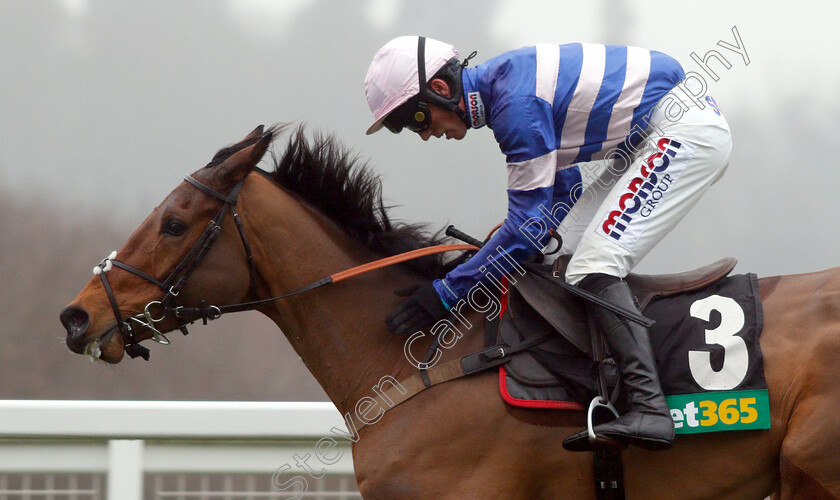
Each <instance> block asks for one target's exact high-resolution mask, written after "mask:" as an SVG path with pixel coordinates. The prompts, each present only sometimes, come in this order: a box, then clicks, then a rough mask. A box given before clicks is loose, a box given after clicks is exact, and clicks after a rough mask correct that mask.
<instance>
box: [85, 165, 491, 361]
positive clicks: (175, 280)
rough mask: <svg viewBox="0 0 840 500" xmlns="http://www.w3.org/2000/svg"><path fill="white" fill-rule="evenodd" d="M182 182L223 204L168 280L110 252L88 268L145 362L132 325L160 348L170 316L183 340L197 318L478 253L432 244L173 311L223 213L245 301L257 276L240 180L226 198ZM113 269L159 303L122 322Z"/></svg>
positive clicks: (132, 352)
mask: <svg viewBox="0 0 840 500" xmlns="http://www.w3.org/2000/svg"><path fill="white" fill-rule="evenodd" d="M184 180H185V181H187V182H188V183H189V184H191V185H192V186H194V187H195V188H197V189H199V190H200V191H202V192H204V193H206V194H208V195H210V196H212V197H214V198H216V199H218V200H221V201H222V202H223V205H222V208H221V209H220V210H219V212H218V213H217V214H216V216H215V217H213V219H211V220H210V222H209V223H208V224H207V227H206V228H205V229H204V232H203V233H202V234H201V236H199V238H198V240H197V241H196V242H195V244H193V246H192V248H190V250H189V251H188V252H187V254H186V255H185V256H184V257H183V258H182V259H181V261H180V262H179V263H178V265H176V266H175V269H174V270H173V271H172V272H171V273H170V274H169V276H168V277H167V278H166V279H165V280H163V281H160V280H158V279H157V278H155V277H154V276H152V275H150V274H148V273H146V272H144V271H142V270H140V269H137V268H135V267H133V266H130V265H128V264H125V263H123V262H120V261H118V260H116V256H117V252H112V253H111V255H109V256H108V257H106V258H105V259H103V260H102V261H101V262H100V263H99V264H98V265H97V266H96V267H94V268H93V274H95V275H98V276H99V277H100V279H101V280H102V285H103V287H104V288H105V293H106V294H107V295H108V300H109V301H110V303H111V308H112V309H113V312H114V317H115V318H116V320H117V328H118V330H119V332H120V334H121V335H122V338H123V343H124V344H125V352H126V354H128V355H129V356H130V357H132V358H136V357H138V356H139V357H142V358H143V359H145V360H147V361H148V360H149V354H150V352H149V349H148V348H146V347H144V346H142V345H140V340H138V339H137V337H136V336H135V335H134V328H133V327H132V322H133V323H134V324H136V325H137V326H141V327H143V328H147V329H149V330H151V332H152V339H151V340H153V341H154V342H157V343H159V344H164V345H166V344H169V343H170V340H169V338H168V337H167V336H166V334H165V333H163V332H161V331H159V330H158V329H157V328H156V327H155V326H156V324H158V323H161V322H163V321H165V320H166V319H168V318H172V317H174V318H175V319H177V321H178V323H179V325H178V328H179V329H180V330H181V332H182V333H183V334H184V335H187V334H188V333H189V332H188V331H187V325H188V324H191V323H193V322H195V321H197V320H199V319H201V320H202V321H203V323H204V324H205V325H206V324H207V322H208V321H212V320H214V319H218V318H220V317H221V316H222V315H223V314H227V313H232V312H240V311H248V310H253V309H255V308H257V307H258V306H260V305H263V304H268V303H270V302H274V301H276V300H281V299H285V298H287V297H291V296H294V295H298V294H301V293H304V292H308V291H311V290H315V289H316V288H320V287H322V286H326V285H331V284H333V283H338V282H339V281H343V280H345V279H348V278H352V277H354V276H358V275H360V274H364V273H367V272H369V271H373V270H376V269H381V268H383V267H387V266H391V265H394V264H398V263H401V262H406V261H409V260H413V259H417V258H420V257H425V256H427V255H433V254H438V253H444V252H452V251H458V250H478V247H477V246H475V245H463V244H452V245H435V246H431V247H426V248H420V249H417V250H412V251H410V252H405V253H401V254H398V255H393V256H390V257H386V258H383V259H379V260H375V261H373V262H369V263H367V264H362V265H360V266H356V267H353V268H350V269H346V270H344V271H340V272H338V273H335V274H331V275H329V276H326V277H324V278H321V279H319V280H317V281H315V282H313V283H310V284H308V285H306V286H303V287H301V288H299V289H297V290H294V291H292V292H289V293H286V294H283V295H278V296H276V297H270V298H267V299H260V300H253V301H249V302H240V303H237V304H228V305H222V306H215V305H208V304H207V302H206V301H204V300H201V301H200V302H199V304H200V305H199V307H185V306H179V305H177V304H176V303H175V301H176V299H177V297H178V295H179V294H180V293H181V291H182V290H183V289H184V286H185V285H186V283H187V280H188V279H189V277H190V275H191V274H192V273H193V271H195V269H196V268H197V267H198V265H199V264H200V263H201V260H202V259H203V258H204V256H205V255H206V254H207V252H208V251H209V250H210V248H212V246H213V244H214V243H215V242H216V240H217V239H218V237H219V234H220V233H221V230H222V223H223V222H224V219H225V217H226V216H227V214H228V212H231V213H232V215H233V221H234V223H235V224H236V229H237V231H238V232H239V238H240V239H241V240H242V246H243V248H244V249H245V257H246V259H247V261H248V272H249V275H250V284H249V286H248V296H251V297H253V296H254V294H255V292H256V276H257V272H256V265H255V264H254V256H253V253H252V252H251V245H250V244H249V242H248V238H247V236H246V235H245V229H244V227H243V225H242V221H241V220H240V218H239V214H238V213H237V212H236V209H235V207H236V202H237V199H238V197H239V192H240V191H241V190H242V184H243V182H244V180H242V181H239V182H238V183H237V184H236V186H234V188H233V189H232V190H231V192H230V194H228V195H227V196H225V195H224V194H222V193H219V192H218V191H216V190H214V189H212V188H210V187H208V186H206V185H204V184H202V183H201V182H199V181H197V180H196V179H194V178H193V177H192V176H189V175H187V176H185V177H184ZM114 267H117V268H120V269H122V270H124V271H127V272H129V273H131V274H133V275H135V276H137V277H139V278H142V279H144V280H146V281H148V282H150V283H152V284H154V285H156V286H157V287H158V288H160V289H161V290H163V291H164V296H163V298H161V299H160V300H153V301H151V302H149V303H148V304H146V307H144V308H143V312H142V313H139V314H136V315H134V316H129V317H128V318H126V319H125V320H123V319H122V313H121V312H120V308H119V304H118V303H117V299H116V295H115V294H114V291H113V289H112V288H111V284H110V282H109V281H108V277H107V273H108V271H110V270H111V269H113V268H114ZM155 313H157V314H155ZM188 318H189V319H188Z"/></svg>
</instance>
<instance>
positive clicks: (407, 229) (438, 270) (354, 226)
mask: <svg viewBox="0 0 840 500" xmlns="http://www.w3.org/2000/svg"><path fill="white" fill-rule="evenodd" d="M235 146H239V145H238V144H237V145H235ZM243 147H245V146H243ZM223 151H224V150H223ZM234 152H235V151H234ZM221 153H222V151H220V152H219V153H217V155H219V154H221ZM230 154H233V152H231V153H230ZM228 156H229V155H228ZM272 159H273V163H274V166H273V167H274V168H273V171H272V172H270V177H271V179H273V180H274V181H275V182H277V183H278V184H280V185H281V186H283V187H284V188H286V189H287V190H289V191H291V192H292V193H294V194H296V195H297V196H299V197H300V198H301V199H303V200H304V201H306V202H307V203H309V204H310V205H312V206H314V207H315V208H317V209H318V210H319V211H321V212H322V213H323V214H324V215H326V216H327V217H329V218H330V219H331V220H332V221H333V222H335V223H336V224H337V225H338V226H339V227H340V228H341V229H342V230H344V232H346V233H347V234H348V235H349V236H350V237H351V238H353V239H354V240H356V241H359V242H360V243H362V244H363V245H365V246H366V247H367V248H368V249H370V250H371V251H373V252H375V253H377V254H380V255H384V256H390V255H396V254H399V253H403V252H408V251H411V250H415V249H417V248H423V247H427V246H430V245H437V244H440V243H441V242H442V241H443V238H441V237H440V236H439V232H438V233H435V234H429V233H428V232H427V231H426V230H425V227H424V226H423V225H421V224H406V223H402V222H393V221H392V220H391V219H390V217H389V215H388V209H387V207H386V206H385V205H384V203H383V200H382V182H381V179H380V177H379V175H377V174H376V173H375V172H374V171H373V170H372V169H371V168H370V166H369V165H368V163H367V162H366V161H364V160H362V159H361V158H360V157H359V156H358V155H356V154H355V153H353V152H352V151H351V150H350V149H348V148H347V147H345V146H344V145H342V144H341V143H340V142H339V141H338V140H337V139H335V138H334V137H332V136H324V135H321V134H315V136H314V137H313V139H312V140H308V139H307V137H306V133H305V130H304V127H303V126H300V127H298V128H297V129H296V130H295V131H294V132H293V133H292V134H291V135H290V137H289V140H288V143H287V146H286V149H285V151H283V152H282V154H279V155H277V154H275V153H274V152H272ZM222 161H224V160H222ZM211 163H212V162H211ZM407 266H408V268H409V269H410V270H412V271H414V272H416V273H418V274H420V275H422V276H424V277H427V278H437V277H442V276H443V274H445V272H446V270H447V266H446V264H445V263H444V261H443V259H442V258H441V256H440V255H432V256H429V257H424V258H422V259H417V260H416V261H411V262H409V263H408V264H407Z"/></svg>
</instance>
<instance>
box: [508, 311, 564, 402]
mask: <svg viewBox="0 0 840 500" xmlns="http://www.w3.org/2000/svg"><path fill="white" fill-rule="evenodd" d="M520 301H521V299H520ZM520 316H521V318H520V319H521V320H522V323H521V324H520V323H519V322H517V321H516V320H514V318H513V314H505V315H504V316H502V319H501V320H500V322H499V340H500V341H501V342H504V343H505V344H507V345H518V344H520V343H522V342H523V341H524V340H525V339H526V338H531V337H535V336H538V335H543V334H544V332H546V331H551V332H554V328H553V327H552V326H551V325H549V324H548V323H546V322H545V321H544V320H541V318H538V316H536V315H535V314H533V313H531V314H527V315H522V314H521V313H520ZM535 318H536V319H535ZM540 321H541V322H542V324H539V323H540ZM537 350H539V351H541V352H542V353H543V354H545V355H546V356H548V359H552V360H556V359H559V358H558V356H561V355H567V356H575V354H573V353H577V354H576V356H580V355H581V354H580V353H579V352H577V350H576V349H575V348H574V347H572V346H571V344H569V343H568V342H567V341H566V340H565V339H563V338H562V337H560V336H559V335H556V334H555V335H553V336H552V337H550V338H549V339H548V340H546V341H545V342H543V343H541V344H539V345H537V346H534V347H532V348H530V349H528V350H526V351H521V352H518V353H516V354H514V355H513V356H512V357H511V359H510V361H509V362H508V363H507V365H506V366H507V372H508V374H509V375H510V376H511V377H512V378H513V379H515V380H516V381H518V382H520V383H522V384H525V385H526V386H531V387H553V386H558V385H561V383H560V381H559V380H558V379H557V376H556V375H555V374H553V373H551V371H549V370H548V369H546V368H545V367H544V366H543V365H542V364H541V363H540V362H539V361H537V359H536V358H535V357H534V356H533V355H532V353H533V352H534V351H537Z"/></svg>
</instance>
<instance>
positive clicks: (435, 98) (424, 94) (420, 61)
mask: <svg viewBox="0 0 840 500" xmlns="http://www.w3.org/2000/svg"><path fill="white" fill-rule="evenodd" d="M473 57H475V53H473V54H470V55H469V56H468V57H467V59H466V60H465V61H464V63H457V64H458V66H459V70H462V69H463V68H464V67H465V66H466V64H468V62H467V61H469V60H470V59H472V58H473ZM456 62H457V60H456ZM465 63H466V64H465ZM447 64H449V63H447ZM417 76H418V77H419V79H420V92H418V95H419V96H420V98H421V99H425V100H427V101H429V102H431V103H433V104H437V105H438V106H440V107H442V108H445V109H448V110H449V111H452V112H453V113H455V114H456V115H457V116H458V118H460V119H461V121H463V122H464V125H466V126H467V128H470V118H469V116H468V115H467V112H466V111H465V110H463V109H461V107H460V106H459V105H458V104H459V103H460V102H461V98H462V97H463V96H462V95H461V94H462V93H463V85H462V84H461V72H460V71H459V72H458V74H457V75H453V76H454V80H456V81H453V85H451V88H450V89H449V90H450V91H451V94H450V96H449V97H448V98H447V97H444V96H442V95H440V94H438V93H437V92H435V91H433V90H431V89H429V87H428V83H427V82H426V37H425V36H420V37H418V38H417Z"/></svg>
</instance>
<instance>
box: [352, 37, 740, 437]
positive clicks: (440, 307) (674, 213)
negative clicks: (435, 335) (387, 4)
mask: <svg viewBox="0 0 840 500" xmlns="http://www.w3.org/2000/svg"><path fill="white" fill-rule="evenodd" d="M473 55H474V54H473ZM471 57H472V56H471ZM468 60H469V58H468V59H467V60H465V61H464V62H463V63H460V62H459V60H458V52H457V51H456V50H455V48H454V47H453V46H451V45H449V44H446V43H443V42H440V41H437V40H432V39H427V38H424V37H416V36H404V37H399V38H395V39H394V40H391V41H390V42H388V43H387V44H386V45H385V46H384V47H382V48H381V49H380V50H379V51H378V52H377V53H376V55H375V56H374V58H373V62H372V63H371V65H370V67H369V68H368V72H367V76H366V78H365V92H366V96H367V100H368V104H369V105H370V109H371V111H372V112H373V117H374V120H375V121H374V123H373V125H371V127H370V128H369V129H368V131H367V133H368V134H372V133H374V132H376V131H378V130H379V129H381V128H382V127H385V128H387V129H388V130H390V131H391V132H393V133H399V132H400V131H401V130H402V129H403V128H407V129H409V130H410V131H412V132H416V133H417V134H419V135H420V137H421V138H422V139H423V140H424V141H426V140H428V139H429V138H430V137H432V136H434V137H436V138H440V137H443V136H446V138H447V139H457V140H460V139H462V138H463V137H464V135H465V134H466V133H467V131H468V130H470V129H479V128H482V127H484V126H487V128H489V129H491V130H492V131H493V134H494V136H495V138H496V141H497V142H498V143H499V147H500V148H501V151H502V153H503V154H504V155H505V156H506V157H507V179H508V181H507V193H508V213H507V218H506V219H505V221H504V223H503V224H502V226H501V227H500V228H499V230H498V231H496V232H495V233H494V234H493V236H492V237H491V238H490V239H489V241H487V242H486V244H485V245H484V246H483V247H482V249H481V250H480V251H478V252H477V253H476V254H475V255H474V256H473V257H472V258H471V259H469V260H468V261H467V262H464V263H462V264H461V265H459V266H457V267H456V268H455V269H453V270H452V271H450V272H449V273H448V274H447V275H446V276H445V277H444V278H442V279H438V280H435V281H433V282H430V283H426V284H423V285H419V286H417V287H415V288H414V289H413V290H412V291H411V292H410V293H411V296H410V297H409V298H408V299H407V300H406V301H405V302H404V303H403V304H402V305H400V306H399V307H398V308H397V309H396V310H395V311H394V312H393V313H392V314H391V315H390V316H389V317H388V318H387V323H388V327H389V329H390V330H391V331H393V332H396V333H413V332H414V331H417V330H418V329H420V328H423V327H426V326H429V325H431V324H432V323H434V322H435V321H437V320H439V319H440V318H443V317H445V316H447V315H448V311H449V309H451V308H452V307H454V306H455V304H456V303H457V302H458V301H459V300H461V299H464V298H465V297H466V296H467V293H468V292H469V291H470V289H471V288H472V287H473V286H475V285H476V284H477V283H479V282H487V281H488V280H490V279H491V277H492V279H498V278H499V277H501V276H502V275H503V273H506V272H510V271H511V270H512V269H513V268H514V266H515V265H516V264H517V263H518V262H522V261H524V260H525V259H526V258H527V257H529V256H530V255H533V254H536V253H538V252H540V250H541V249H542V248H543V247H544V246H545V245H546V243H548V241H549V240H550V234H549V230H551V229H554V230H556V232H557V234H559V235H561V236H562V248H561V249H560V253H561V254H565V255H571V260H570V261H569V264H568V266H567V268H566V275H565V278H566V281H567V282H568V283H570V284H572V285H576V286H579V287H580V288H582V289H584V290H587V291H589V292H592V293H594V294H597V295H599V296H601V297H602V298H604V299H606V300H607V301H609V302H612V303H614V304H616V305H618V306H622V307H624V308H626V309H629V310H636V311H638V307H637V306H636V303H635V300H634V298H633V296H632V294H631V292H630V289H629V287H628V286H627V283H626V282H625V281H623V279H622V278H624V277H625V276H626V275H627V274H628V273H629V272H630V271H631V270H632V269H633V268H634V267H635V266H636V264H637V263H638V262H639V261H640V260H641V259H642V258H643V257H644V256H645V255H647V254H648V252H650V250H651V249H652V248H653V246H654V245H655V244H656V243H658V242H659V240H661V239H662V238H663V237H664V236H665V235H666V234H667V233H668V232H669V231H671V229H673V228H674V226H675V225H676V224H677V223H678V222H679V221H680V220H681V219H682V218H683V217H684V216H685V214H686V213H687V212H688V211H689V210H690V209H691V207H693V206H694V204H696V203H697V201H698V200H699V199H700V197H701V196H702V195H703V193H704V192H705V191H706V189H708V188H709V186H711V185H712V184H714V183H715V182H716V181H717V179H718V178H720V176H721V175H722V174H723V172H724V170H725V169H726V166H727V165H728V162H729V152H730V150H731V144H732V142H731V137H730V133H729V127H728V125H727V123H726V120H725V119H724V118H723V116H722V115H721V113H720V110H719V109H718V107H717V105H716V103H715V101H714V99H712V98H711V96H706V97H705V99H704V100H701V99H699V98H696V97H694V96H696V95H700V94H702V92H699V91H698V89H696V88H693V87H691V86H690V83H691V82H683V79H684V77H685V73H684V71H683V69H682V67H681V66H680V64H679V63H678V62H677V61H676V60H674V59H673V58H671V57H669V56H667V55H665V54H663V53H661V52H657V51H652V50H646V49H640V48H637V47H624V46H615V45H606V46H605V45H595V44H586V43H583V44H582V43H571V44H565V45H559V46H558V45H548V44H541V45H537V46H532V47H523V48H520V49H517V50H513V51H510V52H506V53H504V54H501V55H499V56H497V57H495V58H493V59H490V60H489V61H487V62H485V63H483V64H480V65H478V66H476V67H474V68H468V67H466V66H467V61H468ZM420 61H422V62H423V63H422V64H420ZM686 89H687V90H686ZM599 160H600V162H599V163H589V162H597V161H599ZM593 165H594V167H593ZM598 165H600V171H599V168H598ZM582 169H583V170H584V171H585V172H586V173H587V177H588V179H587V181H588V182H587V185H586V188H585V189H584V184H583V182H582V174H581V170H582ZM587 309H588V313H589V314H590V316H591V317H592V319H593V322H594V324H595V325H596V327H597V328H599V330H601V331H602V332H603V333H604V335H605V337H606V340H607V342H608V344H609V346H610V348H611V350H612V352H613V355H614V358H615V359H616V362H617V364H618V367H619V372H620V374H621V384H622V393H623V395H624V397H625V398H626V399H627V401H628V403H629V408H630V411H629V412H627V413H625V414H624V415H622V416H620V417H619V418H617V419H616V420H613V421H612V422H609V423H606V424H601V425H598V426H596V427H595V433H596V436H597V437H598V439H597V440H596V442H594V443H590V441H589V439H588V437H587V433H586V431H583V432H580V433H577V434H575V435H573V436H571V437H569V438H567V439H566V440H565V441H564V443H563V445H564V447H566V448H567V449H570V450H575V451H578V450H589V449H592V448H593V447H594V446H600V445H605V444H612V445H614V444H617V443H620V444H628V443H629V444H635V445H638V446H642V447H645V448H648V449H666V448H669V447H670V446H671V444H672V443H673V439H674V424H673V420H672V418H671V415H670V411H669V408H668V406H667V404H666V403H665V398H664V396H663V394H662V389H661V386H660V383H659V378H658V375H657V372H656V366H655V363H654V357H653V354H652V352H651V347H650V341H649V339H648V333H647V330H646V328H644V327H642V326H640V325H638V324H636V323H632V322H628V321H625V320H623V319H622V318H620V317H618V316H617V315H616V314H615V313H613V312H610V311H608V310H606V309H604V308H601V307H598V306H596V305H594V304H591V303H588V302H587Z"/></svg>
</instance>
